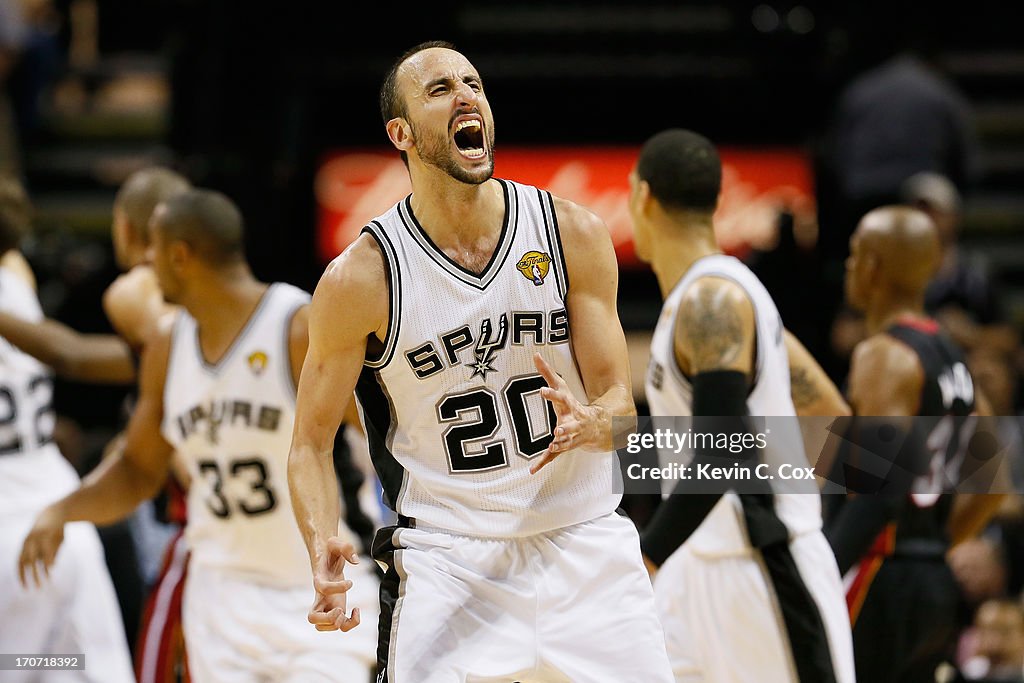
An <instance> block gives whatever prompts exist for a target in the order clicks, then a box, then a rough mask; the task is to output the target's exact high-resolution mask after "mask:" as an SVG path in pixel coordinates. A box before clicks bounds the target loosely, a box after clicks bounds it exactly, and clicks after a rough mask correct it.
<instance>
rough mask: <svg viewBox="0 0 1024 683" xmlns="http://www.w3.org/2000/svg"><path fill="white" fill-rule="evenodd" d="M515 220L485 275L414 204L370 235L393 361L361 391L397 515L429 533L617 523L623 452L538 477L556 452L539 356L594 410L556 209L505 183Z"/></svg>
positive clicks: (371, 370) (514, 532)
mask: <svg viewBox="0 0 1024 683" xmlns="http://www.w3.org/2000/svg"><path fill="white" fill-rule="evenodd" d="M499 182H500V183H501V185H502V188H503V190H504V194H505V221H504V224H503V226H502V232H501V237H500V238H499V240H498V245H497V248H496V249H495V251H494V255H493V256H492V258H491V261H490V262H489V263H488V264H487V266H486V267H485V268H484V270H483V272H482V273H480V274H479V275H478V274H474V273H471V272H469V271H467V270H466V269H464V268H462V267H461V266H460V265H458V264H457V263H455V262H454V261H452V260H451V259H449V258H448V257H447V256H446V255H445V254H444V253H443V252H442V251H440V250H439V249H438V248H437V247H436V246H435V245H434V244H433V242H432V241H431V239H430V237H429V236H428V235H427V233H426V232H425V231H424V230H423V228H422V227H421V226H420V225H419V223H418V222H417V220H416V217H415V216H414V215H413V212H412V208H411V203H410V198H408V197H407V198H406V199H405V200H403V201H401V202H399V203H398V204H396V205H395V206H394V207H393V208H392V209H391V210H390V211H388V212H387V213H386V214H384V215H382V216H380V217H379V218H377V219H376V220H374V221H372V222H371V224H370V225H368V226H367V227H366V228H365V230H366V231H367V232H369V233H370V234H371V235H372V236H373V237H374V239H375V240H376V241H377V243H378V245H379V247H380V249H381V251H382V252H383V254H384V259H385V261H386V263H387V268H388V277H389V289H390V293H391V317H390V320H389V323H388V335H387V340H386V342H385V344H384V351H383V353H382V354H381V355H380V356H379V357H374V358H367V361H366V363H365V366H364V369H363V373H362V375H361V377H360V380H359V384H358V387H357V394H358V398H359V404H360V410H361V411H362V418H363V424H364V425H365V426H366V428H367V434H368V441H369V446H370V453H371V457H372V459H373V462H374V466H375V468H376V469H377V472H378V475H379V478H380V481H381V483H382V485H383V487H384V493H385V496H386V499H387V501H388V504H389V505H391V506H392V508H393V509H394V510H395V511H396V512H397V513H398V514H399V515H401V516H402V517H405V518H408V519H409V520H411V522H412V523H415V524H417V525H420V526H429V527H435V528H439V529H445V530H448V531H452V532H455V533H460V534H467V535H476V536H494V537H514V536H526V535H531V534H536V533H540V532H544V531H549V530H551V529H555V528H560V527H564V526H568V525H571V524H576V523H578V522H583V521H586V520H590V519H593V518H595V517H598V516H601V515H603V514H607V513H608V512H611V511H613V510H614V509H615V508H616V506H617V505H618V503H619V500H620V497H621V496H620V495H617V494H614V493H613V492H612V471H613V467H615V465H614V458H613V454H612V453H590V452H582V451H573V452H569V453H566V454H563V455H562V456H561V457H560V458H558V460H556V461H555V462H553V463H552V464H550V465H548V466H547V467H545V468H544V469H542V470H541V471H540V472H539V473H538V474H536V475H531V474H530V472H529V467H530V463H531V460H532V459H533V458H536V457H537V456H538V455H539V454H540V453H542V452H543V451H544V450H545V449H546V448H547V445H548V444H549V443H550V441H551V434H552V430H553V428H554V425H555V416H554V410H553V409H552V408H551V406H550V404H549V403H548V402H546V401H544V400H543V399H541V398H540V393H539V392H540V389H541V387H543V386H545V382H544V379H543V378H542V377H541V375H540V374H539V372H538V371H537V368H536V365H535V364H534V360H533V355H534V353H535V352H539V353H540V354H541V355H542V356H543V357H544V359H545V360H546V361H547V362H548V363H549V364H550V365H551V366H552V367H554V368H555V370H556V371H557V372H558V373H559V374H561V375H562V377H564V378H565V381H566V382H567V383H568V385H569V387H570V388H571V390H572V392H573V393H574V394H575V396H576V397H577V398H578V399H580V400H581V401H584V402H586V392H585V391H584V388H583V383H582V381H581V379H580V375H579V371H578V369H577V367H576V363H575V360H574V358H573V348H572V343H571V338H570V334H569V318H568V314H567V313H566V304H565V299H566V291H567V289H566V288H567V287H571V286H572V283H571V282H568V283H567V282H566V271H565V262H564V259H563V256H562V250H561V244H560V239H559V236H558V225H557V222H556V220H555V215H554V206H553V203H552V199H551V196H550V195H549V194H548V193H546V192H543V191H541V190H538V189H537V188H534V187H529V186H526V185H521V184H518V183H514V182H510V181H507V180H500V181H499Z"/></svg>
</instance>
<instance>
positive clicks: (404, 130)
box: [385, 116, 416, 152]
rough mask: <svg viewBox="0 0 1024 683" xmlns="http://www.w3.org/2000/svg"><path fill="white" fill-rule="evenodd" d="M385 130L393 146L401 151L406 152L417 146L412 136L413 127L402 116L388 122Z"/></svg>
mask: <svg viewBox="0 0 1024 683" xmlns="http://www.w3.org/2000/svg"><path fill="white" fill-rule="evenodd" d="M385 128H386V129H387V131H388V138H390V139H391V144H392V145H394V146H395V148H396V149H398V150H399V151H402V152H406V151H408V150H410V149H412V147H413V145H414V144H416V141H415V140H414V139H413V136H412V126H410V125H409V122H408V121H406V120H405V119H404V118H402V117H401V116H396V117H395V118H393V119H391V120H390V121H388V122H387V125H386V126H385Z"/></svg>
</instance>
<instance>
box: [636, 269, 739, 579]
mask: <svg viewBox="0 0 1024 683" xmlns="http://www.w3.org/2000/svg"><path fill="white" fill-rule="evenodd" d="M756 335H757V328H756V326H755V323H754V307H753V305H752V304H751V302H750V299H749V298H747V294H746V292H745V291H744V290H743V289H742V288H741V287H740V286H739V285H737V284H736V283H735V282H732V281H731V280H725V279H723V278H717V277H704V278H700V279H698V280H697V281H695V282H694V283H693V285H691V286H690V288H689V289H688V290H687V291H686V293H685V294H683V298H682V301H681V302H680V304H679V313H678V317H677V318H676V326H675V343H674V346H675V356H676V362H677V363H678V364H679V368H680V369H681V370H682V371H683V372H684V373H685V374H686V375H687V376H689V377H691V378H692V385H693V401H692V405H691V409H692V413H693V417H694V425H695V429H696V430H698V431H707V432H711V433H728V434H729V435H730V439H729V441H730V443H732V442H733V439H732V437H733V436H734V435H736V434H741V433H749V432H748V427H747V424H746V420H745V416H746V415H747V391H748V390H749V389H750V380H751V378H752V376H753V371H754V347H755V339H756ZM722 455H723V454H722V453H721V452H717V453H715V452H714V451H713V449H711V450H708V449H707V448H698V449H697V450H696V452H695V453H694V458H693V462H692V463H691V464H692V465H695V466H696V465H697V464H698V463H701V462H713V461H712V460H711V458H714V457H715V456H719V457H720V456H722ZM726 455H727V457H728V458H729V460H730V461H734V462H736V463H740V462H743V461H745V460H747V458H748V457H749V456H750V453H749V452H747V451H743V452H742V453H738V454H737V453H728V454H726ZM717 462H718V464H725V461H723V460H718V461H717ZM697 486H698V485H697V484H695V483H694V480H693V479H680V480H679V482H678V483H677V484H676V488H675V490H674V491H673V493H675V494H676V495H672V496H669V497H668V498H667V499H666V500H665V501H664V502H663V503H662V504H661V505H660V506H658V509H657V511H656V512H655V513H654V517H653V518H652V519H651V522H650V524H648V526H647V528H646V529H644V533H643V536H642V539H641V546H642V548H643V551H644V561H645V563H646V564H647V567H648V570H649V571H651V572H653V571H655V569H656V568H657V567H658V566H660V565H661V563H663V562H664V561H665V560H666V559H667V558H668V556H669V555H671V554H672V553H673V552H675V550H676V549H677V548H678V547H679V546H681V545H682V544H683V543H685V542H686V539H688V538H689V537H690V536H691V535H692V534H693V533H694V532H695V531H696V530H697V528H698V527H699V526H700V525H701V523H702V522H703V521H704V518H705V517H707V515H708V513H710V512H711V510H712V508H714V507H715V505H717V504H718V501H719V499H720V498H721V497H722V493H723V492H724V491H721V490H720V491H717V492H710V493H709V492H708V490H707V489H706V488H703V489H700V488H697Z"/></svg>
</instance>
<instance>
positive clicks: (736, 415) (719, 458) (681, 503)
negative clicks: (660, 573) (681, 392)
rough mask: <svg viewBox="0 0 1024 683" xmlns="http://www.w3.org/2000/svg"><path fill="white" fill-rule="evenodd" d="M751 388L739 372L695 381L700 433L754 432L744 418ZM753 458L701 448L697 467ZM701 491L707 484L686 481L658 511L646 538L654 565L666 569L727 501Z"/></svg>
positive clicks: (696, 422) (643, 539) (719, 372)
mask: <svg viewBox="0 0 1024 683" xmlns="http://www.w3.org/2000/svg"><path fill="white" fill-rule="evenodd" d="M747 389H748V386H747V377H746V375H745V374H743V373H742V372H739V371H735V370H715V371H711V372H702V373H700V374H699V375H697V376H696V377H694V379H693V416H694V422H693V425H694V431H699V432H712V433H728V434H733V433H744V434H745V433H749V430H748V428H747V424H746V420H745V419H744V418H745V417H746V415H747ZM730 438H731V437H730ZM723 456H726V457H723ZM750 457H751V453H750V452H749V451H744V452H742V453H738V454H730V453H728V452H726V453H721V452H715V451H713V449H701V450H698V451H697V452H696V453H695V454H694V458H693V463H692V464H693V466H697V465H698V464H700V463H702V462H710V461H713V462H714V463H715V464H716V465H719V466H721V465H724V464H727V462H740V463H742V462H746V461H748V460H749V459H750ZM701 489H702V485H701V482H699V481H697V480H696V479H693V478H691V479H680V480H679V482H678V483H677V484H676V487H675V489H674V490H673V491H672V495H670V496H669V497H668V498H667V499H666V500H665V501H663V502H662V503H661V505H659V506H658V509H657V511H656V512H655V513H654V516H653V517H652V519H651V523H650V524H649V525H648V526H647V528H646V529H645V530H644V533H643V535H642V537H641V547H642V548H643V551H644V554H645V555H646V556H647V558H648V559H649V560H650V561H651V562H653V563H654V564H656V565H658V566H661V564H662V563H663V562H664V561H665V560H666V559H668V556H669V555H671V554H672V553H673V552H675V550H676V549H677V548H679V546H681V545H682V544H683V543H685V542H686V539H688V538H689V537H690V536H691V535H692V534H693V532H694V531H696V530H697V528H698V527H699V526H700V525H701V523H702V522H703V521H704V518H705V517H707V516H708V513H709V512H711V509H712V508H713V507H715V504H717V503H718V500H719V499H720V498H721V497H722V493H723V492H722V491H719V492H717V493H707V492H703V493H702V492H701ZM704 490H705V491H706V489H704Z"/></svg>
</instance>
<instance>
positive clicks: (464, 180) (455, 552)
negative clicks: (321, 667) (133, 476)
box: [289, 43, 671, 683]
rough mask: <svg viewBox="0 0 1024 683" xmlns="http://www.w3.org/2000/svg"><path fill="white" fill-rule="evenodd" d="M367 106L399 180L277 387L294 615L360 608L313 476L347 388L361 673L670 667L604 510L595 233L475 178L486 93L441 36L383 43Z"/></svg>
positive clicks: (611, 314)
mask: <svg viewBox="0 0 1024 683" xmlns="http://www.w3.org/2000/svg"><path fill="white" fill-rule="evenodd" d="M381 113H382V115H383V118H384V121H385V124H386V129H387V133H388V135H389V137H390V140H391V142H392V144H394V146H395V147H396V149H398V150H399V151H400V152H401V153H402V156H403V158H404V159H405V161H406V162H407V164H408V169H409V174H410V177H411V180H412V187H413V191H412V194H411V195H410V196H409V197H408V198H407V199H405V200H404V201H401V202H399V203H398V204H397V205H396V206H395V207H394V208H392V209H391V210H390V211H388V212H387V213H386V214H384V215H382V216H380V217H379V218H377V219H376V220H374V221H372V222H371V223H370V225H368V226H367V228H366V230H365V231H364V233H363V234H362V235H360V237H359V238H358V239H357V240H356V241H355V243H354V244H353V245H352V246H350V247H349V248H348V249H346V251H345V252H344V253H343V254H342V255H341V256H339V257H338V258H337V259H335V261H334V262H333V263H332V264H331V265H330V266H328V268H327V270H326V272H325V273H324V275H323V277H322V278H321V280H320V283H319V285H318V286H317V289H316V292H315V293H314V296H313V305H312V308H311V312H310V342H309V356H308V359H307V362H306V365H305V367H304V368H303V373H302V378H301V380H300V382H299V391H298V401H297V408H296V418H295V434H294V437H293V443H292V451H291V460H290V463H289V466H290V469H289V474H290V481H291V486H292V492H293V493H292V499H293V501H294V503H295V512H296V515H297V519H298V522H299V525H300V527H301V528H302V530H303V533H304V535H305V538H306V544H307V546H308V550H309V555H310V558H311V560H312V562H313V564H314V567H315V585H316V588H317V593H316V597H315V603H314V606H313V609H312V610H311V612H310V616H309V619H310V621H311V622H312V623H313V624H315V625H316V628H318V629H321V630H334V629H340V630H342V631H350V630H351V629H353V628H355V627H356V626H357V625H358V624H359V621H360V615H359V612H358V611H357V610H355V609H353V610H352V612H351V614H349V613H348V609H347V608H348V604H347V594H348V592H349V591H351V590H355V588H354V587H353V586H357V585H358V579H357V578H356V579H354V580H349V579H350V574H349V573H348V572H349V570H350V568H351V563H352V562H355V561H356V560H357V558H356V556H355V554H354V552H353V551H352V549H351V548H349V547H346V546H345V545H344V544H343V543H339V542H338V541H336V540H334V539H333V538H332V537H333V536H334V524H333V522H332V520H333V519H334V518H335V517H336V516H337V510H336V500H337V491H336V490H335V484H334V482H333V481H332V480H331V479H330V478H329V477H327V473H328V472H329V471H330V444H331V439H332V438H333V433H334V430H335V429H336V428H337V425H338V422H339V420H340V419H341V417H342V414H343V411H344V409H345V403H346V397H347V396H349V394H350V393H351V391H352V389H353V388H356V389H357V395H358V399H359V405H360V408H361V412H362V418H363V422H364V425H365V427H366V430H367V436H368V441H369V445H370V449H371V455H372V457H373V460H374V464H375V467H376V469H377V472H378V474H379V478H380V480H381V482H382V484H383V486H384V491H385V493H386V496H387V501H388V503H389V504H390V505H391V506H392V508H393V509H394V510H395V511H396V512H397V513H398V516H399V524H398V525H397V526H395V527H392V528H389V529H386V530H382V531H381V532H378V535H377V538H376V541H375V543H374V546H375V548H374V550H375V552H374V557H375V558H376V559H377V560H378V561H380V562H382V564H384V565H386V566H387V573H386V575H385V578H384V580H383V581H382V585H381V611H382V614H381V619H380V622H379V629H378V630H379V643H378V671H379V673H378V681H389V682H390V683H439V682H442V681H443V682H445V683H447V682H449V681H451V682H455V681H523V682H526V681H530V682H539V681H575V682H578V683H584V682H594V683H599V682H600V683H604V682H606V681H617V682H623V683H626V682H636V683H640V682H643V683H661V682H664V681H669V680H671V674H670V671H669V666H668V661H667V657H666V654H665V646H664V637H663V634H662V630H661V627H660V624H659V623H658V621H657V617H656V615H655V614H654V600H653V592H652V588H651V584H650V581H649V579H648V577H647V575H646V572H645V571H644V567H643V563H642V558H641V555H640V549H639V538H638V534H637V532H636V528H635V527H634V525H633V524H632V522H631V521H630V520H628V519H627V518H625V517H623V516H621V515H619V514H616V512H615V510H616V507H617V506H618V504H619V501H620V498H621V495H619V494H615V493H613V473H614V472H615V471H617V465H616V464H615V459H614V457H613V453H612V450H613V419H614V418H616V417H620V418H622V419H624V420H625V421H626V422H629V421H630V420H629V418H630V417H631V416H634V415H635V408H634V406H633V401H632V396H631V394H630V378H629V365H628V361H627V355H626V344H625V338H624V335H623V332H622V328H621V326H620V323H619V320H618V315H617V312H616V306H615V294H616V287H617V281H618V273H617V264H616V261H615V254H614V251H613V248H612V244H611V240H610V238H609V235H608V232H607V229H606V227H605V226H604V224H603V223H602V222H601V221H600V219H598V218H597V217H596V216H595V215H594V214H592V213H591V212H590V211H588V210H586V209H584V208H583V207H580V206H578V205H575V204H573V203H571V202H568V201H566V200H563V199H559V198H554V197H552V196H551V195H550V194H548V193H547V192H543V191H541V190H538V189H537V188H533V187H527V186H524V185H520V184H518V183H514V182H511V181H506V180H499V179H496V178H492V173H493V144H494V119H493V117H492V114H491V109H490V105H489V104H488V102H487V98H486V96H485V94H484V89H483V84H482V81H481V78H480V75H479V74H478V73H477V71H476V69H475V68H474V67H473V65H472V64H471V63H470V62H469V61H468V60H467V59H466V58H465V57H464V56H463V55H462V54H460V53H459V52H457V51H455V50H454V49H453V48H452V46H451V45H449V44H447V43H427V44H421V45H419V46H417V47H415V48H413V49H412V50H410V51H409V52H407V53H406V54H405V55H403V56H402V57H401V58H400V59H399V60H398V61H397V62H396V63H395V65H394V67H393V68H392V70H391V71H390V72H389V73H388V75H387V77H386V78H385V80H384V84H383V87H382V89H381ZM357 384H358V387H357ZM556 458H557V459H556Z"/></svg>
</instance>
